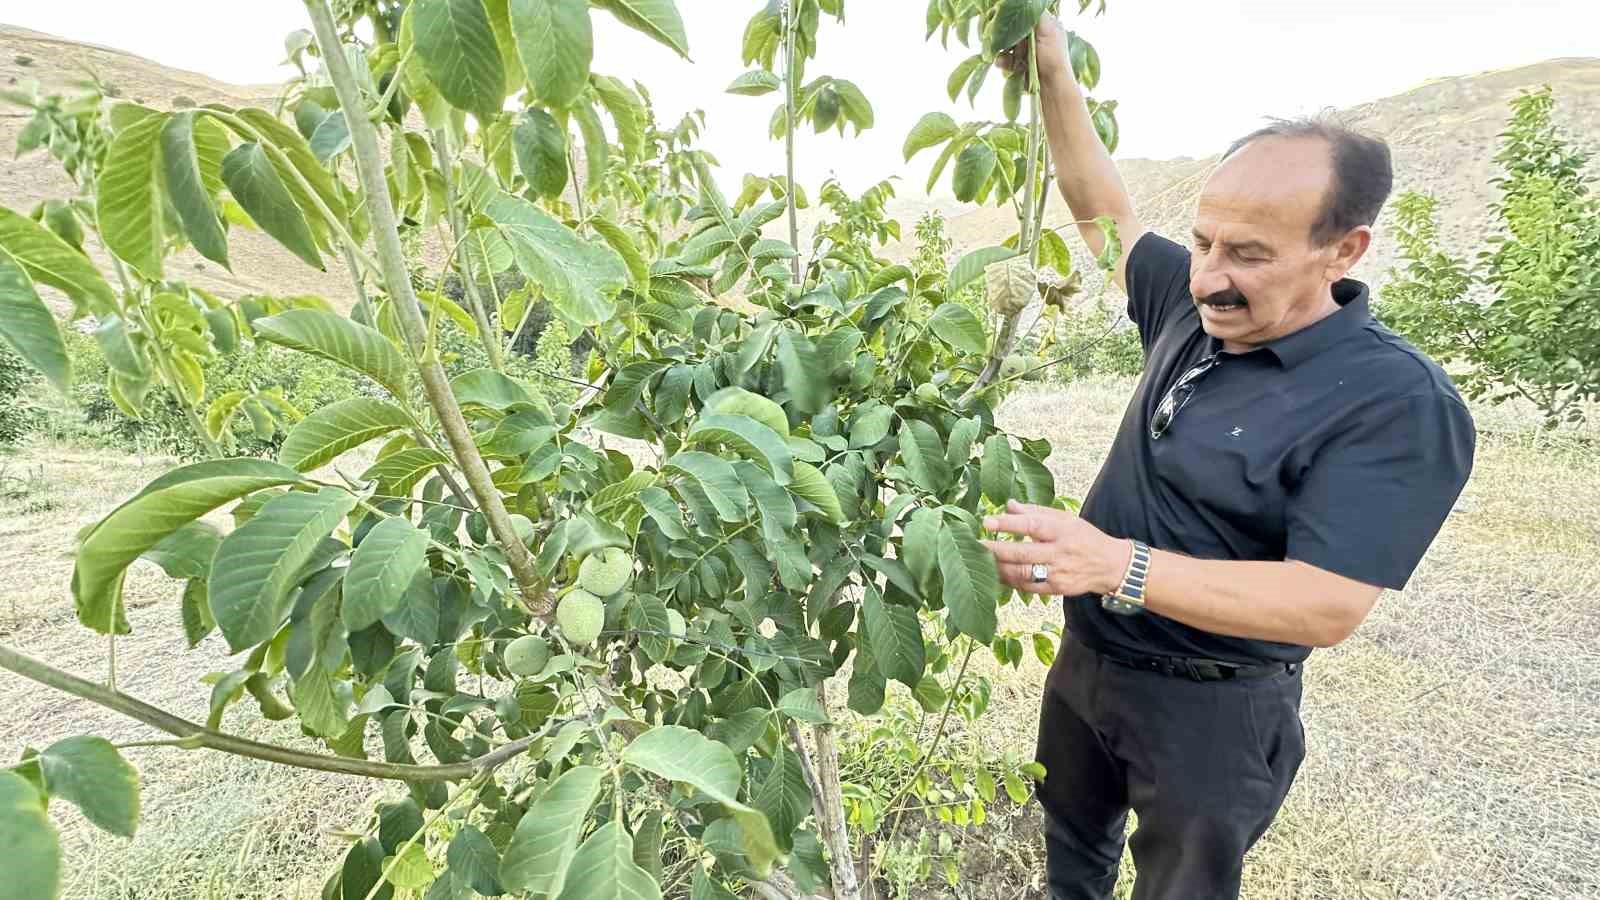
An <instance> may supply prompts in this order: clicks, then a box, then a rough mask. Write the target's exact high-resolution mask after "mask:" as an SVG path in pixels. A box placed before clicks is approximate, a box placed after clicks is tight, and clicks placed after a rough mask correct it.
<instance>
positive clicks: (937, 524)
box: [901, 507, 944, 589]
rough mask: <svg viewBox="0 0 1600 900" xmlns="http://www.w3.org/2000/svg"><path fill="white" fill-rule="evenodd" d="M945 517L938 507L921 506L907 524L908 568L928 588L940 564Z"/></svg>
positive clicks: (906, 556) (919, 582)
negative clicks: (940, 535)
mask: <svg viewBox="0 0 1600 900" xmlns="http://www.w3.org/2000/svg"><path fill="white" fill-rule="evenodd" d="M943 523H944V517H943V516H942V515H941V514H940V513H939V511H938V510H936V509H929V508H927V507H920V508H918V509H917V511H916V512H914V513H912V514H911V521H910V522H908V523H906V526H905V532H906V536H905V542H904V543H903V544H902V545H901V546H902V547H903V548H904V550H905V561H906V568H908V569H910V570H911V575H912V577H914V578H915V579H916V580H917V584H918V585H919V586H921V587H923V588H924V589H926V588H927V587H928V585H929V583H930V580H931V579H932V578H933V572H934V569H935V568H936V567H937V566H938V564H939V532H940V531H942V530H943V529H944V524H943Z"/></svg>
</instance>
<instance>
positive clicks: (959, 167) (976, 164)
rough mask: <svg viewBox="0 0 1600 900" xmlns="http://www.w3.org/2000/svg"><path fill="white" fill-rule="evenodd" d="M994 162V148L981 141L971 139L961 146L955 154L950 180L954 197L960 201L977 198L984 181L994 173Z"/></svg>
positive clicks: (970, 200) (965, 201) (969, 200)
mask: <svg viewBox="0 0 1600 900" xmlns="http://www.w3.org/2000/svg"><path fill="white" fill-rule="evenodd" d="M996 162H997V159H996V157H995V154H994V148H993V147H990V146H989V145H988V144H986V143H984V142H983V141H973V142H972V143H970V144H968V145H967V146H966V147H964V148H962V150H961V153H960V154H959V155H958V156H956V171H955V175H954V176H953V178H952V180H951V182H950V187H951V190H953V191H955V195H956V199H957V200H960V201H961V202H962V203H971V202H972V201H973V200H975V199H977V197H978V192H979V191H980V190H981V189H982V188H983V185H984V183H985V182H987V181H988V180H989V176H990V175H993V174H994V167H995V163H996Z"/></svg>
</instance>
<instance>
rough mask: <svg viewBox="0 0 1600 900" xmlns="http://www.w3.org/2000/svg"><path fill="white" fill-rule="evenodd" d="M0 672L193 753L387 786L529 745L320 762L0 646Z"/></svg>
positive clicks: (496, 758)
mask: <svg viewBox="0 0 1600 900" xmlns="http://www.w3.org/2000/svg"><path fill="white" fill-rule="evenodd" d="M0 669H6V670H7V671H10V672H14V673H16V674H18V675H21V676H22V677H23V678H27V679H29V680H30V681H36V682H38V683H39V684H42V685H44V686H45V687H51V688H55V689H56V690H58V691H61V692H63V693H67V694H71V695H72V696H74V697H78V698H80V699H83V700H88V701H89V702H90V703H94V704H97V705H99V706H104V707H105V708H107V709H109V710H113V711H115V712H119V713H122V714H123V715H125V716H127V717H128V718H130V719H135V720H137V721H140V722H143V723H144V724H146V725H149V726H150V727H152V728H155V729H157V730H158V731H164V732H166V733H167V734H170V735H172V736H174V737H177V738H179V739H181V740H182V741H185V742H187V743H188V744H190V745H192V746H195V747H203V748H205V749H207V750H220V751H222V752H223V753H231V754H233V755H235V756H244V757H249V758H250V759H259V760H263V761H266V762H272V763H278V764H280V765H285V766H294V767H296V768H300V769H311V770H314V771H318V772H336V773H339V774H341V775H361V776H364V777H367V778H385V779H389V780H392V781H459V780H461V779H463V778H471V777H472V776H474V775H477V774H480V773H482V772H488V771H492V770H494V769H496V768H499V767H500V766H502V765H504V764H505V763H507V762H510V761H511V760H512V759H514V758H516V757H517V756H518V755H519V754H521V753H522V752H523V751H524V750H526V749H528V747H529V746H530V745H531V744H532V743H533V741H534V737H533V736H531V735H530V736H529V737H525V738H522V739H520V740H516V741H512V742H511V743H509V744H506V745H505V746H503V747H500V748H498V749H496V750H494V751H492V752H489V753H485V754H484V755H482V756H479V757H476V758H474V759H470V760H467V761H466V762H461V763H453V764H450V765H438V766H419V765H413V764H408V763H388V762H383V763H379V762H372V761H370V760H365V759H351V758H349V757H344V756H325V755H322V754H319V753H305V752H303V751H300V750H291V749H289V748H287V747H279V746H276V745H273V744H263V743H261V742H259V741H252V740H249V739H247V738H241V737H235V736H234V735H231V734H223V733H222V732H220V731H213V730H211V729H209V728H206V727H205V726H203V725H197V724H195V723H194V722H191V721H189V720H188V719H184V718H180V717H178V716H175V715H173V714H172V713H169V712H167V711H166V710H164V709H161V708H159V707H156V706H151V705H150V704H148V703H146V702H144V701H143V700H139V699H137V698H134V697H130V696H128V695H127V694H124V693H122V692H121V691H114V690H111V689H110V688H107V687H104V686H102V685H98V684H95V683H94V682H92V681H87V680H85V679H83V678H79V677H78V676H76V675H73V674H72V673H70V672H63V671H62V670H60V669H57V668H55V667H53V666H51V665H49V664H47V663H44V662H41V661H39V660H37V659H34V658H33V657H31V656H27V655H26V654H23V653H20V652H18V651H16V650H13V649H11V648H10V647H8V646H6V645H4V644H0Z"/></svg>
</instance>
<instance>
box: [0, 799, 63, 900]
mask: <svg viewBox="0 0 1600 900" xmlns="http://www.w3.org/2000/svg"><path fill="white" fill-rule="evenodd" d="M0 853H3V854H4V857H5V860H6V878H5V881H4V882H3V883H0V898H3V900H55V898H56V897H58V896H60V893H61V839H60V838H59V837H58V836H57V835H56V826H55V824H54V823H52V822H51V821H50V816H49V815H48V814H47V813H46V812H45V809H44V798H43V797H42V796H40V795H39V792H38V791H37V790H34V787H33V785H31V784H29V783H28V781H27V779H25V778H23V777H22V776H21V775H18V774H16V773H14V772H11V771H8V770H6V769H0Z"/></svg>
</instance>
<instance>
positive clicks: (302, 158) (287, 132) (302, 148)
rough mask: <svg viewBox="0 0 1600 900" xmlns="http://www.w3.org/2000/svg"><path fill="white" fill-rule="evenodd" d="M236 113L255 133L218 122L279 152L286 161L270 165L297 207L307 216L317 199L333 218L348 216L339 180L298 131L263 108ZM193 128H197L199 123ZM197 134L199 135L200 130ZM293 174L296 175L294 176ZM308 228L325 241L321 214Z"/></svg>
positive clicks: (224, 122) (314, 206)
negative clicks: (261, 139)
mask: <svg viewBox="0 0 1600 900" xmlns="http://www.w3.org/2000/svg"><path fill="white" fill-rule="evenodd" d="M236 115H237V116H238V118H239V119H241V120H242V121H243V122H244V123H245V124H246V125H248V126H249V127H250V128H251V129H252V130H253V131H254V132H255V134H254V135H252V134H250V133H249V132H245V131H243V130H242V129H240V128H239V127H238V125H237V124H235V123H232V122H229V121H227V120H226V119H219V120H218V121H220V122H221V123H222V124H224V125H227V126H228V127H230V128H233V130H234V131H235V132H237V133H239V134H240V135H241V136H242V137H244V138H245V139H246V140H249V141H254V140H258V138H257V137H256V135H260V137H261V138H264V139H265V140H267V141H268V142H269V143H270V144H271V145H272V146H274V147H277V148H278V150H280V151H281V152H282V154H283V157H284V160H285V161H284V162H278V161H277V160H276V159H274V160H273V163H272V165H273V167H274V169H275V170H276V171H277V173H278V178H279V179H280V180H282V181H283V183H284V185H285V186H287V188H288V190H289V194H290V195H291V196H292V197H294V202H295V205H296V206H298V207H299V208H300V209H301V210H303V211H304V212H306V213H307V214H308V215H310V214H311V213H312V211H313V210H315V209H316V208H317V204H316V201H317V200H320V201H321V202H322V205H323V206H325V207H327V209H328V212H330V213H331V214H332V215H333V217H334V218H335V219H337V220H339V221H344V220H346V219H347V218H348V216H349V211H348V208H347V207H346V206H345V202H344V195H343V194H342V193H340V188H339V186H338V183H337V182H336V181H335V180H334V177H333V175H331V174H330V173H329V172H328V170H327V169H326V168H323V166H322V164H321V163H319V162H317V157H316V154H314V153H312V152H311V147H310V146H309V145H308V144H307V143H306V140H305V138H303V137H301V136H300V132H298V131H296V130H295V129H294V128H292V127H291V126H289V125H286V124H284V123H283V122H281V121H279V120H278V119H277V118H275V117H274V116H273V115H272V113H271V112H269V111H268V110H265V109H255V108H248V107H247V108H245V109H241V110H239V111H238V112H237V114H236ZM196 127H197V128H198V127H199V126H196ZM196 133H197V134H198V133H199V131H197V132H196ZM268 156H269V157H270V156H272V154H268ZM296 175H298V176H299V177H298V178H296V177H295V176H296ZM302 180H303V181H304V182H305V183H306V184H308V185H310V187H311V189H310V191H307V190H306V189H305V188H304V187H302V186H301V184H300V182H301V181H302ZM313 198H315V199H313ZM311 227H312V229H313V230H314V231H315V232H316V233H317V234H318V235H319V236H320V237H321V239H323V240H324V241H325V240H326V231H327V226H326V225H325V224H324V223H323V220H322V218H321V217H320V216H315V217H314V218H313V219H312V221H311Z"/></svg>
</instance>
